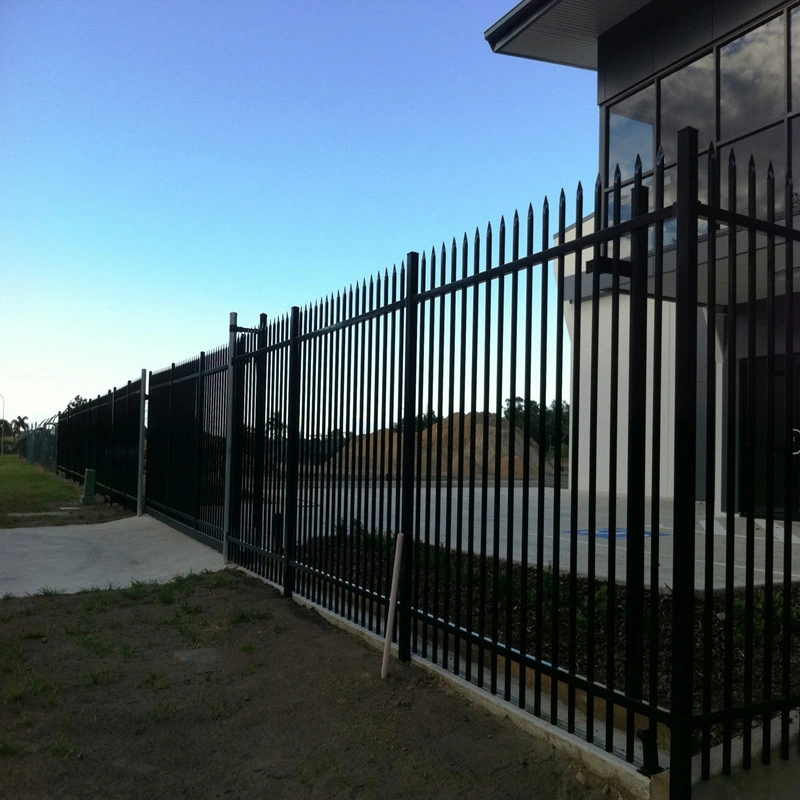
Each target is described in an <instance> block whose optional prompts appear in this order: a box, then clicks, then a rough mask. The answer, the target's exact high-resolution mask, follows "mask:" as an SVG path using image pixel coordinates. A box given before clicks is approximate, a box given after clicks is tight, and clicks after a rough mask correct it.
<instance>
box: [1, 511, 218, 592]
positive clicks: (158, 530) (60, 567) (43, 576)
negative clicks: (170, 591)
mask: <svg viewBox="0 0 800 800" xmlns="http://www.w3.org/2000/svg"><path fill="white" fill-rule="evenodd" d="M223 567H224V563H223V561H222V555H221V554H220V553H218V552H217V551H216V550H212V549H211V548H210V547H206V546H205V545H203V544H200V543H199V542H196V541H195V540H194V539H191V538H189V537H188V536H186V535H184V534H182V533H179V532H178V531H176V530H173V529H172V528H170V527H169V526H168V525H164V524H163V523H161V522H158V521H156V520H154V519H152V518H150V517H147V516H144V517H129V518H127V519H118V520H114V521H113V522H104V523H102V524H99V525H57V526H56V525H54V526H49V527H43V528H10V529H6V530H0V597H2V596H3V595H8V594H10V595H14V596H18V597H21V596H24V595H26V594H35V593H36V592H39V591H41V590H42V589H45V588H47V589H52V590H57V591H60V592H68V593H70V592H78V591H80V590H81V589H90V588H94V587H99V588H101V589H108V588H119V587H122V586H128V585H130V584H131V583H132V582H133V581H135V580H136V581H153V580H168V579H169V578H173V577H175V576H176V575H182V574H186V573H187V572H201V571H202V570H219V569H222V568H223Z"/></svg>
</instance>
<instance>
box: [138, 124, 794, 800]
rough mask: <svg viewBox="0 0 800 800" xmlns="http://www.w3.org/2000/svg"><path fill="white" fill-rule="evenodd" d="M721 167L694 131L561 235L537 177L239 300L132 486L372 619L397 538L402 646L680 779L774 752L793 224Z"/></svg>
mask: <svg viewBox="0 0 800 800" xmlns="http://www.w3.org/2000/svg"><path fill="white" fill-rule="evenodd" d="M700 169H702V179H701V175H700V173H699V170H700ZM740 172H741V170H740V169H737V166H736V162H735V160H734V157H733V153H731V158H730V160H729V162H728V163H726V164H724V165H720V164H719V163H718V161H717V158H716V153H715V152H714V150H713V148H711V149H710V150H709V151H708V152H706V153H704V154H702V155H701V156H699V157H698V147H697V140H696V133H695V132H693V131H691V130H688V129H687V130H686V131H684V132H682V134H681V136H680V139H679V148H678V162H677V164H676V165H670V164H665V163H664V160H663V157H662V155H661V154H660V153H659V158H658V159H657V164H656V167H655V169H654V171H653V172H652V173H651V174H647V175H643V174H642V171H641V166H640V162H639V164H638V165H637V170H636V174H635V178H634V180H633V182H632V183H631V184H630V185H628V186H625V185H623V183H622V182H621V180H620V176H619V173H618V172H617V175H616V176H615V181H614V182H613V185H612V187H610V188H609V189H608V190H604V188H603V187H602V185H601V183H600V182H599V181H598V183H597V185H596V186H595V190H594V197H593V202H592V203H591V206H592V208H591V210H592V213H591V215H590V216H585V212H586V208H585V207H584V199H583V192H582V189H581V188H580V187H579V189H578V194H577V199H576V203H575V207H574V218H575V220H576V222H575V224H574V225H573V226H571V227H569V228H568V227H567V225H566V219H567V206H566V198H565V196H564V195H563V193H562V195H561V198H560V200H559V204H558V208H557V209H554V210H553V213H552V216H553V217H555V218H556V219H555V220H551V209H550V207H549V205H548V203H547V202H545V204H544V206H543V210H542V214H541V217H540V219H539V221H538V233H537V226H536V225H535V219H534V214H533V210H532V208H529V210H528V215H527V218H526V219H524V220H520V219H519V217H518V216H517V215H515V217H514V221H513V224H512V226H511V229H510V231H509V230H507V228H506V225H505V223H504V222H502V221H501V224H500V227H499V229H498V230H497V231H493V230H492V228H491V227H490V228H489V229H488V230H487V232H486V235H485V236H484V237H481V236H480V234H479V233H478V232H476V234H475V237H474V240H473V241H472V242H470V240H469V239H468V238H467V237H466V236H465V237H464V239H463V241H462V242H461V243H460V246H459V244H458V243H457V242H456V241H455V240H454V241H453V242H452V244H451V245H450V246H449V247H447V246H445V245H442V247H441V248H437V249H436V250H433V251H431V252H430V253H429V254H427V253H426V254H423V255H422V257H421V258H420V257H419V256H418V255H417V254H416V253H409V255H408V257H407V260H406V261H405V263H404V264H402V265H401V266H400V269H399V270H396V269H392V271H391V273H389V272H388V271H385V272H383V273H382V274H380V275H378V276H377V277H375V278H373V279H370V281H369V283H366V282H363V283H361V284H360V285H358V286H356V287H355V288H352V287H351V288H349V289H347V290H345V291H344V292H340V293H337V294H336V295H331V296H329V297H326V298H324V299H323V300H321V301H320V302H318V303H316V304H314V305H312V306H309V307H307V308H305V309H302V310H301V309H299V308H294V309H292V312H291V314H290V316H289V317H287V318H283V319H278V320H276V321H273V322H270V323H269V324H267V322H266V319H265V318H263V317H262V319H261V321H260V323H259V325H258V327H257V328H254V329H244V328H240V327H239V326H238V325H237V324H236V323H235V322H234V323H233V324H232V326H231V332H230V333H231V335H230V344H229V346H228V348H227V349H225V348H223V349H221V350H219V351H217V352H216V354H215V355H214V357H213V358H212V359H211V361H208V360H206V358H205V356H201V357H200V359H199V360H198V359H195V360H193V361H191V362H187V363H186V364H184V365H181V366H180V367H172V368H171V369H170V370H168V371H166V372H162V373H159V374H158V375H153V376H151V387H150V396H151V400H150V423H149V435H148V448H149V453H148V479H147V480H148V487H147V494H148V508H153V509H154V510H156V511H158V512H159V513H161V514H162V515H164V516H166V517H171V518H172V519H176V520H178V521H179V522H180V523H182V524H183V525H184V526H185V527H186V528H188V529H189V530H191V531H193V532H198V531H200V532H201V533H202V534H204V535H205V536H206V537H207V538H209V539H210V540H213V543H214V544H215V545H216V546H221V547H222V548H223V551H224V552H225V553H226V555H227V557H228V558H229V560H231V561H233V562H235V563H238V564H241V565H243V566H245V567H247V568H248V569H251V570H253V571H255V572H257V573H258V574H260V575H263V576H265V577H267V578H268V579H269V580H271V581H274V582H275V583H277V584H279V585H281V586H282V587H283V588H284V592H285V593H286V594H287V595H291V594H292V593H298V594H301V595H303V596H304V597H307V598H309V599H310V600H312V601H313V602H315V603H318V604H319V605H321V606H323V607H325V608H328V609H330V610H332V611H333V612H334V613H337V614H340V615H342V616H344V617H346V618H348V619H351V620H353V621H354V622H355V623H356V624H359V625H361V626H364V627H366V628H368V629H369V630H372V631H374V632H375V633H377V634H382V633H384V626H385V624H386V615H387V597H388V593H389V591H388V590H389V581H390V574H391V563H390V562H391V559H392V554H393V549H394V534H395V533H396V532H397V531H403V532H404V533H405V534H406V538H407V546H406V547H405V549H404V551H403V570H402V580H401V589H400V599H399V617H398V625H397V629H396V630H395V631H393V636H394V638H395V641H397V643H398V646H399V653H400V657H401V658H403V659H407V658H409V657H410V655H411V654H412V653H416V654H419V655H420V656H422V657H424V658H428V659H430V660H432V661H434V662H435V663H439V664H441V665H442V666H443V667H444V668H446V669H448V670H450V671H452V672H453V673H455V674H457V675H461V676H463V677H464V678H466V679H467V680H469V681H472V682H474V683H476V684H478V685H479V686H482V687H485V688H486V689H487V690H488V691H490V692H491V693H493V694H497V695H501V696H502V697H503V698H505V699H506V700H508V701H513V702H514V703H516V704H517V705H518V706H519V707H520V708H525V709H527V710H529V711H530V712H531V713H533V714H534V715H536V716H538V717H541V718H543V719H545V720H547V721H549V722H550V723H552V724H553V725H559V726H563V727H564V728H566V729H567V730H568V731H569V732H571V733H574V734H575V735H578V736H581V737H582V738H584V739H585V740H586V741H588V742H592V743H594V744H596V745H597V746H599V747H602V748H604V749H605V750H607V751H609V752H614V753H617V754H619V755H620V756H621V757H623V758H625V759H627V760H628V761H630V762H634V763H636V764H638V765H639V766H640V767H641V769H642V770H643V771H644V772H646V773H649V774H653V773H655V772H656V771H658V770H659V769H660V767H662V766H669V768H670V796H671V797H673V798H685V797H689V796H690V793H691V784H692V780H693V771H694V775H695V778H697V777H701V778H704V779H707V778H709V777H710V775H711V764H712V755H714V754H715V753H716V752H718V753H719V760H720V763H721V764H722V771H723V772H725V773H728V772H730V770H731V767H732V764H733V748H732V743H733V741H734V739H736V738H737V737H740V738H741V747H742V764H743V765H744V766H745V767H749V766H750V764H751V763H752V759H753V758H754V757H759V758H761V760H762V761H764V762H765V763H768V762H769V759H770V758H771V757H772V750H773V745H774V744H777V746H778V753H779V756H780V757H781V758H789V757H790V747H791V742H792V735H791V730H792V728H791V727H790V723H791V721H792V718H793V715H795V714H796V710H797V709H798V708H799V707H800V678H798V673H797V670H796V665H797V663H798V660H799V659H800V621H799V620H800V617H798V612H797V609H798V607H800V606H799V605H798V604H799V603H800V586H798V585H797V584H796V581H798V580H800V548H798V547H796V546H795V540H794V538H793V531H794V530H795V520H797V519H799V518H800V487H798V486H797V483H798V480H799V479H800V468H798V466H797V465H796V463H795V454H796V452H798V451H800V448H799V447H798V446H797V445H796V438H797V437H800V434H798V433H797V430H798V429H799V428H800V425H796V424H795V419H796V418H797V411H798V409H797V407H796V406H797V400H796V398H797V396H798V391H797V389H798V388H800V386H799V384H800V378H798V376H800V368H796V367H795V364H794V362H795V353H797V352H800V341H799V340H800V330H797V329H796V328H800V326H795V324H794V321H793V318H794V316H795V314H796V311H795V303H794V296H795V285H794V280H795V278H794V274H795V270H796V269H797V268H798V266H800V247H799V246H798V245H800V231H798V229H797V227H793V224H794V223H795V222H796V220H797V218H798V209H797V207H796V195H795V194H794V192H793V187H792V184H791V181H790V180H787V181H786V182H783V181H780V182H778V181H776V179H775V176H774V175H773V174H772V170H771V168H770V169H769V170H767V168H766V165H759V167H758V170H757V169H756V166H755V165H754V164H752V162H751V163H750V165H749V168H748V170H747V176H746V178H745V179H744V180H742V176H741V175H740V174H739V173H740ZM757 173H760V175H761V176H762V178H764V179H762V180H757ZM701 186H703V189H702V191H701V189H700V187H701ZM723 189H724V197H723V198H722V200H721V201H720V194H721V192H722V190H723ZM793 214H794V215H795V216H794V217H793ZM537 241H538V248H537ZM212 362H213V364H212ZM228 386H230V387H231V395H230V397H228V396H227V388H226V387H228ZM226 403H227V406H226ZM545 408H549V409H550V412H551V413H550V415H549V419H548V416H547V415H546V414H545V413H544V410H545ZM540 443H541V445H542V446H539V444H540ZM565 443H566V444H565ZM226 451H227V452H226ZM226 455H227V458H226V457H225V456H226ZM226 464H227V471H226ZM796 739H797V736H796V734H794V741H795V745H794V749H797V744H796ZM795 757H796V756H795Z"/></svg>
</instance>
